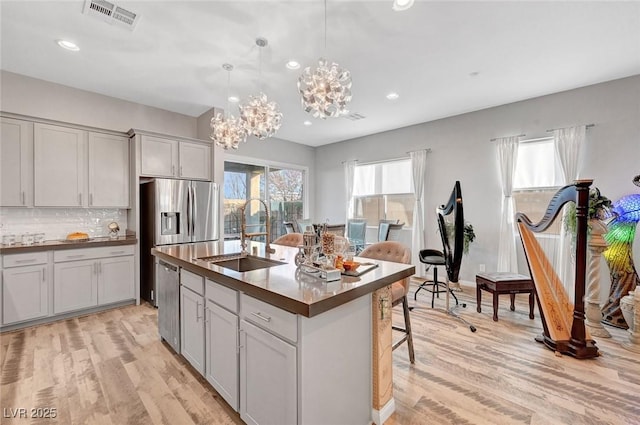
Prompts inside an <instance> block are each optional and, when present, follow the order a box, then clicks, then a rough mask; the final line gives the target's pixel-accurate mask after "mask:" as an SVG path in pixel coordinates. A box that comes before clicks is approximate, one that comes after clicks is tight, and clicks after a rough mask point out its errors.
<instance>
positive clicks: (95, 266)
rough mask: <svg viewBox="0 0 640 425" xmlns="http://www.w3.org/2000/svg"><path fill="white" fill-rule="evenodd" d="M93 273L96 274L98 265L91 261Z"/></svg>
mask: <svg viewBox="0 0 640 425" xmlns="http://www.w3.org/2000/svg"><path fill="white" fill-rule="evenodd" d="M92 268H93V274H98V266H97V265H96V263H93V267H92Z"/></svg>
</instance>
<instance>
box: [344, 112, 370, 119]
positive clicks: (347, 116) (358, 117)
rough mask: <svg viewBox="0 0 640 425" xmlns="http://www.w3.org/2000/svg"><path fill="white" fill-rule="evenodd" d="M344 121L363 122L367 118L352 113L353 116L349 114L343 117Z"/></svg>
mask: <svg viewBox="0 0 640 425" xmlns="http://www.w3.org/2000/svg"><path fill="white" fill-rule="evenodd" d="M344 117H345V118H346V119H348V120H351V121H359V120H363V119H365V118H367V117H365V116H364V115H362V114H359V113H357V112H354V113H353V114H349V115H345V116H344Z"/></svg>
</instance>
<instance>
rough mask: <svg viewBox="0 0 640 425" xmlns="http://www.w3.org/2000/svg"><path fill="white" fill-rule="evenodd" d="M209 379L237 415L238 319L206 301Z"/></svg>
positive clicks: (207, 375)
mask: <svg viewBox="0 0 640 425" xmlns="http://www.w3.org/2000/svg"><path fill="white" fill-rule="evenodd" d="M205 314H206V319H205V323H206V326H205V328H206V335H205V341H206V350H205V354H206V370H207V374H206V378H207V381H209V383H210V384H211V385H213V388H215V389H216V391H218V393H219V394H220V395H221V396H222V398H224V399H225V400H226V401H227V403H229V405H230V406H231V407H232V408H233V410H235V411H236V412H237V411H238V379H239V376H238V375H239V373H240V371H239V369H238V316H236V315H235V314H233V313H230V312H228V311H227V310H225V309H223V308H222V307H220V306H218V305H216V304H214V303H211V302H209V301H207V309H206V311H205Z"/></svg>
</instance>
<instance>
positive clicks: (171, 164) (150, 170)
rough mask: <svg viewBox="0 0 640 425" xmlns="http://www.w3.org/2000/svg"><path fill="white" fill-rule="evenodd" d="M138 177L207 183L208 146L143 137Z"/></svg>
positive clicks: (209, 150) (209, 173)
mask: <svg viewBox="0 0 640 425" xmlns="http://www.w3.org/2000/svg"><path fill="white" fill-rule="evenodd" d="M140 174H142V175H143V176H149V177H169V178H176V179H190V180H207V181H211V178H212V173H211V146H210V145H209V144H206V143H197V142H188V141H183V140H174V139H165V138H162V137H154V136H148V135H143V136H142V138H141V149H140Z"/></svg>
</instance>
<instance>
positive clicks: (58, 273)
mask: <svg viewBox="0 0 640 425" xmlns="http://www.w3.org/2000/svg"><path fill="white" fill-rule="evenodd" d="M97 274H98V266H97V264H96V261H95V260H82V261H70V262H68V263H58V264H55V265H54V268H53V312H54V313H55V314H59V313H65V312H67V311H74V310H80V309H83V308H89V307H95V306H97V305H98V276H97Z"/></svg>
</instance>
